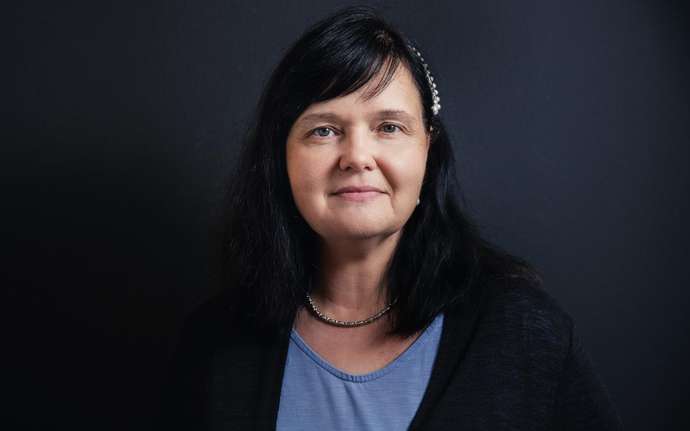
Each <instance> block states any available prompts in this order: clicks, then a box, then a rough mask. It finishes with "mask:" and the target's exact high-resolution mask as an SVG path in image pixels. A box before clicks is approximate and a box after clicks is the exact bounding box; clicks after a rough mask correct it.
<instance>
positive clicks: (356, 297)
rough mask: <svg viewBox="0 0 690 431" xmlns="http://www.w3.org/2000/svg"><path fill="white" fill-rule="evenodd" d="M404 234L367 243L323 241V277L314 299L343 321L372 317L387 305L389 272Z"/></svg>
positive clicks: (364, 241)
mask: <svg viewBox="0 0 690 431" xmlns="http://www.w3.org/2000/svg"><path fill="white" fill-rule="evenodd" d="M399 237H400V232H396V233H394V234H392V235H390V236H387V237H384V238H376V239H367V240H356V241H355V240H337V241H323V242H322V244H321V274H320V279H319V283H318V286H317V287H316V288H315V290H314V292H312V298H314V300H315V301H316V302H317V304H318V307H319V309H320V310H321V311H322V312H323V313H324V314H326V315H328V316H331V317H334V318H337V319H339V320H357V319H362V318H366V317H369V316H371V315H372V314H374V313H376V312H378V311H380V310H381V309H383V308H384V307H385V306H386V305H388V301H387V288H386V285H385V282H386V280H385V273H386V270H387V268H388V265H389V263H390V260H391V258H392V256H393V253H394V252H395V247H396V246H397V244H398V241H399Z"/></svg>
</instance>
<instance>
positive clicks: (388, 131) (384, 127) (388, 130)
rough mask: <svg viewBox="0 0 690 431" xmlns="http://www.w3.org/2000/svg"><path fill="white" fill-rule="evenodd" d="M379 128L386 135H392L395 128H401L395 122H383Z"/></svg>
mask: <svg viewBox="0 0 690 431" xmlns="http://www.w3.org/2000/svg"><path fill="white" fill-rule="evenodd" d="M381 130H382V131H383V132H384V133H386V134H388V135H392V134H394V133H395V131H396V130H402V129H401V128H400V126H398V125H397V124H393V123H385V124H383V125H382V126H381Z"/></svg>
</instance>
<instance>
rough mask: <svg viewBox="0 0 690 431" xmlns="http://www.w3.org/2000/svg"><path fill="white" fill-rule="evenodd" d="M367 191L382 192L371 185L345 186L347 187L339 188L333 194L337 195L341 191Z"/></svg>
mask: <svg viewBox="0 0 690 431" xmlns="http://www.w3.org/2000/svg"><path fill="white" fill-rule="evenodd" d="M367 192H377V193H383V190H381V189H377V188H376V187H373V186H347V187H341V188H339V189H338V190H336V191H335V193H334V194H336V195H339V194H342V193H367Z"/></svg>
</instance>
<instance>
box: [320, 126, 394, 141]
mask: <svg viewBox="0 0 690 431" xmlns="http://www.w3.org/2000/svg"><path fill="white" fill-rule="evenodd" d="M386 126H393V127H395V128H396V129H397V130H398V131H400V132H402V131H403V129H402V127H401V126H398V125H397V124H393V123H383V124H382V125H381V126H380V127H379V128H381V127H386ZM323 129H328V130H330V131H331V132H333V133H336V131H335V130H334V129H333V128H332V127H329V126H322V127H317V128H316V129H314V130H312V131H311V132H309V136H315V137H317V138H320V139H325V138H330V136H318V135H317V134H316V131H317V130H323ZM386 134H387V135H392V134H393V132H391V133H386Z"/></svg>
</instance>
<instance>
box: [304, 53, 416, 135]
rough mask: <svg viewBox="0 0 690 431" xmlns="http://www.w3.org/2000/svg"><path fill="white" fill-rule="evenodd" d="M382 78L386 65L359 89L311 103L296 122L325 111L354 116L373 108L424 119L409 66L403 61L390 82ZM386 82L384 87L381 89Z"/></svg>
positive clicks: (373, 109) (370, 110)
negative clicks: (384, 81) (385, 81)
mask: <svg viewBox="0 0 690 431" xmlns="http://www.w3.org/2000/svg"><path fill="white" fill-rule="evenodd" d="M383 79H384V68H382V70H381V71H380V72H379V73H378V74H377V75H375V76H374V77H372V79H371V80H370V81H369V82H367V83H366V84H365V85H363V86H362V87H360V88H359V89H357V91H355V92H353V93H350V94H348V95H345V96H340V97H336V98H333V99H329V100H326V101H323V102H318V103H314V104H312V105H310V106H309V107H308V108H307V109H306V110H305V111H304V112H303V113H302V114H301V115H300V117H299V118H298V119H297V122H300V121H302V120H304V119H308V118H313V117H314V116H313V115H312V114H314V113H319V112H324V111H330V112H337V113H338V114H340V115H344V116H347V115H350V116H353V117H355V116H357V115H360V114H366V113H369V112H372V111H403V112H404V113H407V114H408V115H409V116H411V117H413V118H416V119H418V120H420V121H421V119H422V101H421V96H420V94H419V90H418V89H417V86H416V85H415V82H414V78H413V77H412V74H411V73H410V71H409V70H408V69H407V67H406V66H404V65H403V64H402V63H401V64H399V65H398V67H397V68H396V70H395V73H394V75H393V76H392V78H391V79H390V81H388V83H387V84H385V83H383V82H382V80H383ZM384 84H385V87H384V88H380V87H381V86H382V85H384Z"/></svg>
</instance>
